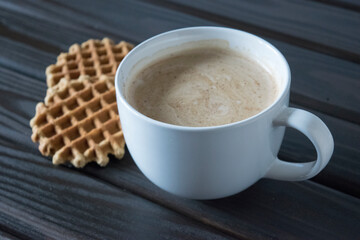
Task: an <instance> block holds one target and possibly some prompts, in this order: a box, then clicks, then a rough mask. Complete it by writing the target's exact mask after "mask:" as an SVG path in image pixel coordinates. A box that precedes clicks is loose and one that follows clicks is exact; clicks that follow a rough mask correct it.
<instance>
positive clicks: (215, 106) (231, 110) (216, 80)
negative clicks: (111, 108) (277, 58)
mask: <svg viewBox="0 0 360 240" xmlns="http://www.w3.org/2000/svg"><path fill="white" fill-rule="evenodd" d="M202 42H205V41H202ZM206 42H208V41H206ZM215 42H216V41H215ZM220 45H221V46H220ZM188 46H190V47H189V48H188V49H186V50H183V51H182V52H172V53H169V54H167V55H166V54H163V56H162V57H159V58H158V60H157V61H154V62H153V63H152V64H149V65H148V66H146V67H144V68H143V69H140V70H139V71H137V72H135V73H134V74H133V75H132V76H131V77H130V79H129V81H128V83H127V84H126V88H125V97H126V99H127V101H128V102H129V103H130V105H132V106H133V107H134V108H135V109H137V110H138V111H139V112H141V113H143V114H145V115H146V116H148V117H150V118H153V119H155V120H159V121H162V122H166V123H170V124H175V125H182V126H193V127H199V126H216V125H223V124H227V123H231V122H236V121H240V120H243V119H246V118H248V117H251V116H253V115H255V114H257V113H259V112H260V111H262V110H263V109H265V108H266V107H268V106H269V105H270V104H271V103H272V102H274V100H275V98H276V96H277V91H278V90H277V86H276V83H275V81H274V79H273V77H272V76H271V74H269V73H268V72H267V71H266V70H265V68H264V67H262V66H261V65H260V64H259V63H258V62H256V61H255V60H253V59H250V58H249V57H247V56H245V55H242V54H240V53H238V52H236V51H234V50H231V49H230V48H229V47H228V46H224V42H220V43H215V45H214V42H212V45H209V44H206V43H202V44H199V43H198V42H197V43H196V46H193V47H192V48H191V45H188Z"/></svg>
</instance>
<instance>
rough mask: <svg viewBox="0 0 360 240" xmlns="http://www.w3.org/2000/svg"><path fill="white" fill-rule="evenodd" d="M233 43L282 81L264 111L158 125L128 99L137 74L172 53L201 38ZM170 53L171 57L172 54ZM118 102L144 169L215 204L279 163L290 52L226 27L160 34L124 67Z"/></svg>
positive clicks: (174, 189)
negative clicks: (204, 123)
mask: <svg viewBox="0 0 360 240" xmlns="http://www.w3.org/2000/svg"><path fill="white" fill-rule="evenodd" d="M218 39H220V40H225V41H227V42H228V43H229V47H230V48H231V49H234V50H235V51H238V52H240V53H242V54H244V55H246V56H249V57H250V58H252V59H256V60H258V62H259V63H260V64H261V65H262V66H263V67H265V68H266V69H267V70H268V72H269V73H270V74H271V75H272V76H273V78H274V79H275V80H276V83H277V87H278V96H277V98H276V100H275V101H274V102H273V103H272V104H271V105H270V106H269V107H267V108H266V109H264V110H263V111H261V112H260V113H258V114H256V115H254V116H252V117H250V118H247V119H245V120H242V121H239V122H235V123H230V124H226V125H220V126H213V127H184V126H177V125H171V124H167V123H163V122H159V121H156V120H153V119H151V118H149V117H147V116H145V115H143V114H141V113H139V112H138V111H137V110H136V109H134V108H133V107H132V106H131V105H130V104H129V103H128V102H127V101H126V99H125V97H124V90H125V85H126V81H127V80H128V79H129V76H130V75H131V74H134V72H136V71H137V69H141V68H143V67H144V66H146V65H148V64H149V63H152V62H154V61H156V59H158V58H156V59H154V58H153V56H154V55H157V56H159V52H161V51H162V50H164V49H167V48H172V47H175V46H177V50H181V47H182V45H184V44H185V43H189V42H196V41H201V40H218ZM168 53H169V52H167V54H168ZM115 86H116V97H117V103H118V110H119V115H120V119H121V124H122V128H123V132H124V137H125V141H126V144H127V147H128V149H129V151H130V154H131V155H132V157H133V159H134V161H135V163H136V164H137V166H138V167H139V168H140V170H141V171H142V172H143V173H144V174H145V175H146V176H147V177H148V178H149V179H150V180H151V181H152V182H153V183H154V184H156V185H157V186H159V187H160V188H162V189H164V190H166V191H168V192H171V193H173V194H176V195H179V196H183V197H187V198H194V199H214V198H220V197H225V196H229V195H232V194H235V193H238V192H240V191H242V190H244V189H246V188H247V187H249V186H250V185H252V184H253V183H255V182H256V181H258V180H259V179H260V178H262V177H264V176H265V175H266V172H267V171H268V169H269V168H270V166H271V164H272V162H274V160H275V159H276V156H277V153H278V151H279V148H280V145H281V142H282V139H283V136H284V131H285V128H284V127H274V126H273V120H274V119H275V118H276V116H278V115H279V114H280V112H281V111H282V110H283V109H284V108H287V106H288V104H289V87H290V69H289V66H288V64H287V62H286V60H285V58H284V57H283V55H282V54H281V53H280V52H279V51H278V50H277V49H276V48H275V47H273V46H272V45H271V44H269V43H268V42H266V41H265V40H263V39H261V38H259V37H257V36H254V35H252V34H249V33H246V32H243V31H239V30H234V29H229V28H220V27H194V28H185V29H179V30H174V31H171V32H167V33H164V34H160V35H158V36H155V37H153V38H150V39H149V40H147V41H145V42H143V43H141V44H140V45H138V46H137V47H135V48H134V49H133V50H132V51H131V52H130V53H129V54H128V55H127V56H126V57H125V58H124V60H123V61H122V62H121V64H120V66H119V68H118V70H117V73H116V78H115Z"/></svg>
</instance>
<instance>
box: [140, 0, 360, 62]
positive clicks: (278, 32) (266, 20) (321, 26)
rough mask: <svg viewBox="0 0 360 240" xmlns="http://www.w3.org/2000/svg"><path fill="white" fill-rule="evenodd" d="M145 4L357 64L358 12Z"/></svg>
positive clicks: (298, 3)
mask: <svg viewBox="0 0 360 240" xmlns="http://www.w3.org/2000/svg"><path fill="white" fill-rule="evenodd" d="M147 2H153V3H154V4H160V5H163V6H165V7H168V8H171V9H174V10H178V11H182V12H187V13H189V14H192V15H195V16H200V17H202V18H205V19H209V20H215V21H217V22H219V23H222V24H225V25H229V26H232V27H236V28H243V29H245V30H248V31H251V32H255V33H256V34H264V35H266V36H267V37H271V38H274V39H278V40H286V41H291V43H292V44H296V45H298V46H302V47H305V48H308V49H311V50H316V51H319V52H322V53H326V54H329V55H333V56H337V57H341V58H344V59H346V60H351V61H354V62H357V63H360V43H359V38H360V29H359V28H356V27H354V26H359V25H360V15H359V13H357V12H353V11H349V10H346V9H341V8H337V7H334V6H331V5H326V4H322V3H318V2H312V1H302V0H294V1H281V0H273V1H266V2H263V1H260V0H258V1H234V0H226V1H222V0H215V1H206V0H200V1H189V0H186V1H182V0H168V1H164V0H150V1H147Z"/></svg>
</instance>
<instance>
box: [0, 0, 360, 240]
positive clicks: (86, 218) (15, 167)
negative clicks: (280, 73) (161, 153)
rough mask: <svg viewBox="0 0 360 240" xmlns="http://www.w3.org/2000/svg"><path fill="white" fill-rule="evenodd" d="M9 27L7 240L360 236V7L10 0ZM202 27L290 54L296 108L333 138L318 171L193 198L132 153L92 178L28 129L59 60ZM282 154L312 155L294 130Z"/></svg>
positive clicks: (2, 81) (1, 101)
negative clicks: (81, 50) (175, 192)
mask: <svg viewBox="0 0 360 240" xmlns="http://www.w3.org/2000/svg"><path fill="white" fill-rule="evenodd" d="M0 20H1V22H0V239H360V65H359V64H360V2H359V1H357V0H340V1H335V0H318V1H310V0H309V1H307V0H292V1H280V0H279V1H277V0H272V1H250V0H249V1H236V0H225V1H220V0H214V1H205V0H200V1H195V0H193V1H184V0H171V1H161V0H152V1H139V0H135V1H130V0H111V1H100V0H99V1H87V0H81V1H75V0H73V1H61V0H51V1H35V0H34V1H23V0H11V1H0ZM198 25H213V26H214V25H215V26H228V27H233V28H237V29H242V30H245V31H248V32H251V33H254V34H256V35H259V36H261V37H263V38H265V39H266V40H268V41H269V42H271V43H273V44H274V45H275V46H276V47H277V48H278V49H280V51H282V52H283V53H284V55H285V56H286V58H287V59H288V61H289V64H290V67H291V70H292V78H293V80H292V86H291V104H292V105H293V106H295V107H299V108H303V109H306V110H308V111H311V112H313V113H315V114H316V115H318V116H319V117H320V118H321V119H322V120H323V121H325V123H326V124H327V125H328V126H329V128H330V130H331V131H332V133H333V136H334V139H335V151H334V155H333V157H332V160H331V161H330V163H329V165H328V166H327V167H326V168H325V170H324V171H323V172H321V174H319V175H318V176H317V177H315V178H313V179H311V180H308V181H303V182H281V181H272V180H260V181H259V182H258V183H256V184H255V185H254V186H252V187H251V188H249V189H248V190H246V191H244V192H242V193H240V194H237V195H235V196H232V197H229V198H225V199H220V200H212V201H193V200H186V199H182V198H178V197H175V196H172V195H170V194H168V193H166V192H163V191H162V190H160V189H158V188H157V187H155V186H154V185H153V184H151V183H150V182H149V181H148V180H147V179H146V178H145V177H144V176H143V175H142V174H141V173H140V171H139V170H138V168H137V167H136V166H135V164H134V162H133V160H132V159H131V157H130V155H129V154H128V153H127V154H126V156H125V158H124V159H123V160H116V159H112V160H111V163H110V164H109V165H108V166H107V167H106V168H101V167H98V166H97V165H96V164H90V165H88V166H87V167H85V168H84V169H82V170H77V169H74V168H68V167H64V166H53V165H52V164H51V161H50V158H46V157H43V156H41V154H40V153H39V151H38V149H37V145H36V144H34V143H33V142H31V140H30V135H31V129H30V127H29V120H30V119H31V118H32V117H33V115H34V113H35V105H36V103H37V102H40V101H42V100H43V98H44V96H45V91H46V83H45V74H44V71H45V68H46V66H48V65H50V64H52V63H54V62H55V61H56V56H57V55H58V54H59V53H60V52H62V51H67V48H68V47H69V46H70V45H71V44H73V43H76V42H78V43H79V42H83V41H86V40H87V39H89V38H103V37H104V36H108V37H110V38H112V39H114V40H115V41H120V40H126V41H129V42H132V43H135V44H137V43H139V42H141V41H143V40H145V39H147V38H149V37H151V36H153V35H156V34H158V33H161V32H164V31H168V30H171V29H176V28H182V27H188V26H198ZM279 156H280V157H281V158H283V159H286V160H287V161H292V162H302V161H312V160H314V159H315V158H316V153H315V151H314V149H313V147H312V145H311V144H310V142H309V141H308V140H306V138H305V137H304V136H302V135H301V134H299V133H297V132H296V131H292V130H287V133H286V137H285V140H284V143H283V145H282V148H281V151H280V153H279Z"/></svg>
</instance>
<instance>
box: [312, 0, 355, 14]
mask: <svg viewBox="0 0 360 240" xmlns="http://www.w3.org/2000/svg"><path fill="white" fill-rule="evenodd" d="M313 1H316V2H321V3H325V4H329V5H332V6H336V7H340V8H345V9H348V10H352V11H357V12H360V2H359V1H358V0H313Z"/></svg>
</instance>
